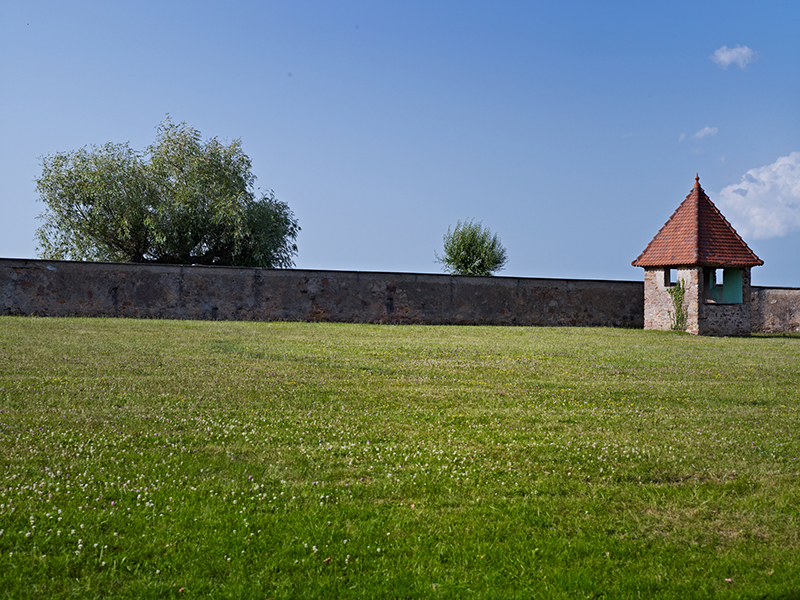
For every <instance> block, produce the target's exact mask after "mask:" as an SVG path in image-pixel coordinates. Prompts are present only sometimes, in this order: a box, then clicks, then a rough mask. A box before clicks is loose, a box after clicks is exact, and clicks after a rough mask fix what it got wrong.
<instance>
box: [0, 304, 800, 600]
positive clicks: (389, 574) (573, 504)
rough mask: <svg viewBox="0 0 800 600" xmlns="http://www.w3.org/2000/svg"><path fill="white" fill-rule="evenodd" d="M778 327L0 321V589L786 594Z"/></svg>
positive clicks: (784, 374)
mask: <svg viewBox="0 0 800 600" xmlns="http://www.w3.org/2000/svg"><path fill="white" fill-rule="evenodd" d="M798 432H800V338H798V337H752V338H728V339H718V338H697V337H693V336H689V335H685V334H676V333H665V332H649V331H647V332H646V331H641V330H621V329H572V328H564V329H558V328H552V329H546V328H504V327H415V326H365V325H339V324H320V323H318V324H311V323H231V322H179V321H144V320H142V321H136V320H113V319H94V320H92V319H38V318H14V317H5V318H0V597H2V598H15V599H17V598H45V597H46V598H74V597H84V598H94V597H108V598H126V597H130V598H192V597H214V598H260V599H262V600H263V599H264V598H276V599H277V598H326V599H328V598H600V597H604V598H800V531H799V530H798V526H799V525H800V460H798V459H799V458H800V437H799V434H798Z"/></svg>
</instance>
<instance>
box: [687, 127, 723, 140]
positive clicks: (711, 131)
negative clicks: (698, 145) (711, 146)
mask: <svg viewBox="0 0 800 600" xmlns="http://www.w3.org/2000/svg"><path fill="white" fill-rule="evenodd" d="M718 131H719V128H718V127H709V126H708V125H706V126H705V127H703V128H702V129H701V130H700V131H698V132H697V133H695V134H694V135H693V136H692V137H693V138H694V139H696V140H699V139H702V138H704V137H706V136H709V135H717V132H718Z"/></svg>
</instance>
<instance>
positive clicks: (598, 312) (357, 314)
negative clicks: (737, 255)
mask: <svg viewBox="0 0 800 600" xmlns="http://www.w3.org/2000/svg"><path fill="white" fill-rule="evenodd" d="M688 271H689V270H688V269H687V272H684V271H683V270H679V271H678V273H677V277H678V279H684V281H686V283H687V284H688V285H687V287H689V288H690V289H692V288H697V289H698V290H699V289H702V288H701V286H702V282H701V281H699V277H700V276H701V273H698V270H691V271H692V272H691V273H690V272H688ZM663 277H664V271H663V269H648V270H646V271H645V282H644V285H642V284H641V283H640V282H630V281H595V280H575V279H533V278H514V277H474V278H473V277H450V276H447V275H416V274H410V273H359V272H352V271H304V270H289V269H285V270H268V269H240V268H232V267H189V266H185V267H182V266H173V265H133V264H110V263H79V262H59V261H40V260H25V259H0V314H5V315H41V316H108V317H111V316H121V317H144V318H170V319H221V320H264V321H274V320H286V321H315V320H319V321H339V322H357V323H421V324H487V325H546V326H559V325H574V326H614V327H642V326H643V325H645V326H646V327H648V328H654V329H669V328H670V325H671V319H670V312H671V311H672V310H673V307H672V298H671V296H670V295H669V294H668V293H667V292H666V289H665V288H664V283H663ZM659 278H660V279H659ZM651 287H655V288H660V289H656V290H655V291H656V294H655V297H656V298H657V301H656V302H655V303H653V304H652V305H651V306H650V307H649V308H648V309H645V307H644V290H645V289H648V290H650V289H651ZM690 289H687V292H686V297H687V299H688V298H689V297H690ZM751 289H752V292H751V296H750V298H751V302H750V315H751V327H752V331H753V332H754V333H783V332H800V288H766V287H753V288H751ZM688 304H689V311H688V312H689V321H690V324H692V323H693V324H694V326H695V327H697V323H698V315H699V310H700V307H699V305H698V304H697V303H694V305H693V306H692V303H688ZM729 306H730V305H719V306H715V307H713V308H715V309H720V308H721V309H723V310H727V309H728V307H729ZM733 306H736V305H733ZM706 320H708V317H706ZM648 323H650V324H649V325H648Z"/></svg>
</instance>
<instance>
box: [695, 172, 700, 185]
mask: <svg viewBox="0 0 800 600" xmlns="http://www.w3.org/2000/svg"><path fill="white" fill-rule="evenodd" d="M694 187H700V173H697V174H696V175H695V176H694Z"/></svg>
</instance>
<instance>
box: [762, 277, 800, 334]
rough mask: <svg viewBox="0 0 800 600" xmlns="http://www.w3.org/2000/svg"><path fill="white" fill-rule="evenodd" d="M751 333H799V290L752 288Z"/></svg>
mask: <svg viewBox="0 0 800 600" xmlns="http://www.w3.org/2000/svg"><path fill="white" fill-rule="evenodd" d="M750 319H751V323H752V330H753V333H800V288H766V287H755V286H754V287H753V288H752V295H751V301H750Z"/></svg>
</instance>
